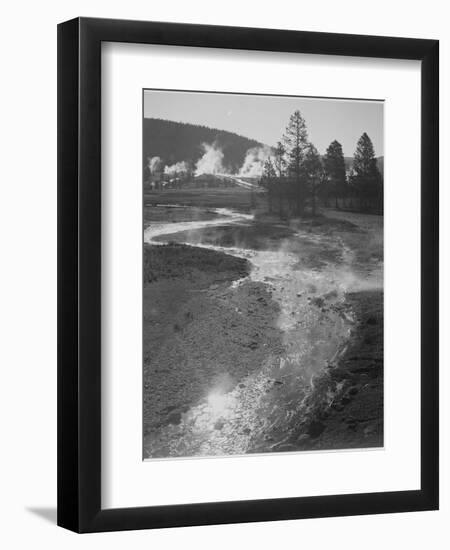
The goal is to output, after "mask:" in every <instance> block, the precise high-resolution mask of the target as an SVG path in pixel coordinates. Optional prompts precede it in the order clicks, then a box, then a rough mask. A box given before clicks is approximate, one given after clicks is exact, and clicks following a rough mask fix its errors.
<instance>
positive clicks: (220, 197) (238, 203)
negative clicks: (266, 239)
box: [144, 186, 253, 212]
mask: <svg viewBox="0 0 450 550" xmlns="http://www.w3.org/2000/svg"><path fill="white" fill-rule="evenodd" d="M144 201H145V202H144V204H146V205H156V204H178V205H183V206H198V207H209V208H233V209H236V210H241V211H245V212H248V211H250V210H251V209H252V204H253V200H252V194H251V192H250V191H249V190H247V189H243V188H242V187H238V186H233V187H230V188H224V189H205V188H197V189H195V188H194V189H166V190H163V191H152V192H146V193H145V192H144Z"/></svg>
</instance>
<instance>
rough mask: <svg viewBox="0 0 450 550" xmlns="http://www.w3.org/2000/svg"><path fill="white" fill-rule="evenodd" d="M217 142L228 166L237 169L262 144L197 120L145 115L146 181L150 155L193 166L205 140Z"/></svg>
mask: <svg viewBox="0 0 450 550" xmlns="http://www.w3.org/2000/svg"><path fill="white" fill-rule="evenodd" d="M204 143H208V144H215V145H216V147H217V148H218V149H220V150H221V151H222V153H223V165H224V168H225V169H226V170H227V171H228V172H230V173H236V172H237V171H239V169H240V167H241V166H242V164H243V162H244V159H245V156H246V153H247V151H248V150H249V149H252V148H253V147H261V146H262V144H261V143H259V142H258V141H256V140H254V139H248V138H246V137H243V136H240V135H238V134H234V133H232V132H227V131H225V130H219V129H217V128H208V127H207V126H199V125H195V124H187V123H182V122H174V121H171V120H162V119H159V118H145V119H144V123H143V161H144V163H143V170H144V181H145V180H146V179H147V178H148V176H149V173H148V171H149V167H148V159H151V158H153V157H159V158H160V159H161V161H162V162H163V163H164V164H165V165H167V166H170V165H174V164H177V163H180V162H186V163H188V164H189V165H191V166H195V163H196V162H197V161H198V160H199V159H200V158H201V157H202V155H203V154H204V149H203V144H204Z"/></svg>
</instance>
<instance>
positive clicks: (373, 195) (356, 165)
mask: <svg viewBox="0 0 450 550" xmlns="http://www.w3.org/2000/svg"><path fill="white" fill-rule="evenodd" d="M352 170H353V173H354V176H353V178H352V182H353V184H354V186H355V187H356V189H357V190H358V194H359V198H360V207H361V208H362V209H367V208H368V206H369V204H372V205H374V206H378V207H379V206H382V204H381V205H380V204H378V203H380V202H381V203H382V195H383V184H382V178H381V174H380V171H379V170H378V167H377V159H376V158H375V151H374V148H373V144H372V141H371V139H370V137H369V136H368V135H367V134H366V132H364V133H363V135H362V136H361V137H360V138H359V140H358V143H357V145H356V151H355V155H354V158H353V167H352Z"/></svg>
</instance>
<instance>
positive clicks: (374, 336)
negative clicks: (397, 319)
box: [278, 290, 384, 451]
mask: <svg viewBox="0 0 450 550" xmlns="http://www.w3.org/2000/svg"><path fill="white" fill-rule="evenodd" d="M346 302H347V305H348V307H349V308H351V311H352V312H353V316H354V326H353V328H352V330H351V333H350V336H349V339H348V342H347V344H346V347H345V349H344V350H343V353H342V354H341V355H340V357H339V358H338V359H337V361H336V362H335V363H331V364H330V365H329V366H328V367H327V369H326V370H325V372H324V373H323V374H322V375H320V376H318V377H317V378H316V379H315V381H314V385H313V390H312V392H311V394H310V396H309V397H308V399H307V402H306V403H305V412H304V414H303V417H302V418H299V419H298V420H299V423H298V426H297V427H296V428H295V429H294V430H293V431H292V433H291V434H290V437H289V438H288V439H287V440H286V442H285V446H284V447H281V448H279V449H278V450H283V449H284V450H286V448H287V446H289V448H290V450H299V451H301V450H326V449H328V450H331V449H350V448H354V449H357V448H361V449H362V448H368V447H382V446H383V444H384V443H383V412H384V399H383V394H384V372H383V293H382V291H379V290H372V291H359V292H352V293H349V294H348V295H347V296H346Z"/></svg>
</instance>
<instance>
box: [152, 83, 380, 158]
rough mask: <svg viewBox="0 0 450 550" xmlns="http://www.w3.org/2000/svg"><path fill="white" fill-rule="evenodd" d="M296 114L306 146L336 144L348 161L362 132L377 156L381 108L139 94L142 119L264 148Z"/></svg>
mask: <svg viewBox="0 0 450 550" xmlns="http://www.w3.org/2000/svg"><path fill="white" fill-rule="evenodd" d="M296 109H299V110H300V112H301V113H302V115H303V117H304V119H305V121H306V125H307V128H308V134H309V139H310V141H311V142H312V143H313V144H314V145H315V146H316V147H317V149H318V150H319V152H320V153H324V152H325V150H326V148H327V147H328V145H329V144H330V143H331V141H333V140H334V139H337V140H338V141H339V142H340V143H341V144H342V147H343V149H344V155H345V156H353V153H354V151H355V147H356V142H357V141H358V139H359V137H360V136H361V134H362V133H363V132H367V134H368V135H369V137H370V138H371V140H372V142H373V145H374V148H375V154H376V155H377V156H380V155H383V154H384V153H383V103H382V102H380V101H361V100H357V101H355V100H335V99H316V98H302V97H287V96H262V95H239V94H219V93H199V92H168V91H153V90H146V91H145V92H144V116H145V117H146V118H163V119H166V120H174V121H177V122H189V123H191V124H201V125H204V126H209V127H211V128H219V129H221V130H228V131H230V132H235V133H236V134H240V135H242V136H245V137H248V138H253V139H256V140H257V141H260V142H262V143H264V144H266V145H275V144H276V142H277V141H278V140H280V138H281V136H282V134H283V132H284V129H285V127H286V124H287V122H288V120H289V116H290V115H291V114H292V113H293V112H294V111H295V110H296Z"/></svg>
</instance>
